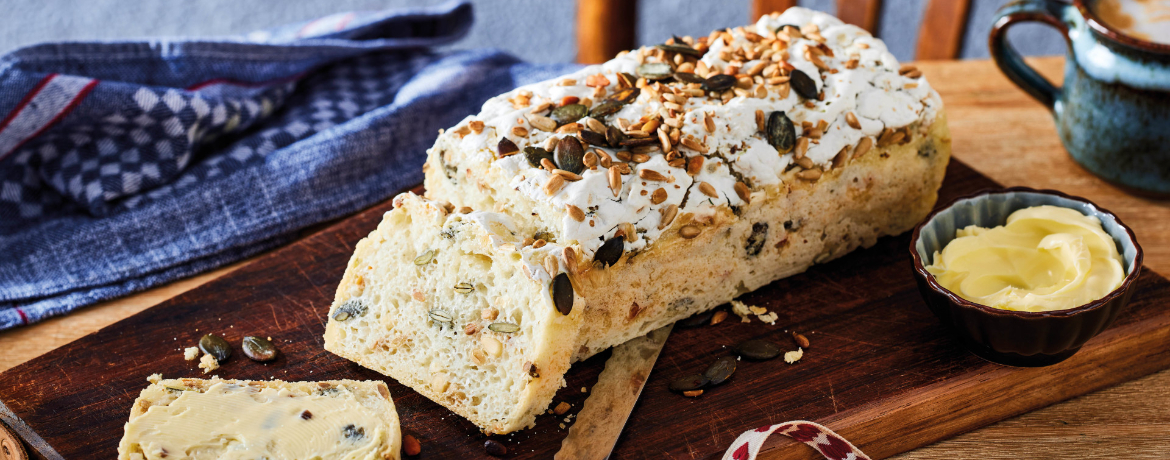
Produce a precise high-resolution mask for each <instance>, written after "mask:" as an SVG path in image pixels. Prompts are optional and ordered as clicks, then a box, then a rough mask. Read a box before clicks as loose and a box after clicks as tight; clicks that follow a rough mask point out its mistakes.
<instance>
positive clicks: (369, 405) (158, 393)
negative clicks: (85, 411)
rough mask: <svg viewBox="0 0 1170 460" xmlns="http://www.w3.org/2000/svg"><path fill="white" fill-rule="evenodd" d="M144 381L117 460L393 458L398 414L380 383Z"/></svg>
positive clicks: (398, 441)
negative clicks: (183, 459) (148, 384)
mask: <svg viewBox="0 0 1170 460" xmlns="http://www.w3.org/2000/svg"><path fill="white" fill-rule="evenodd" d="M150 381H151V385H150V386H148V387H146V388H145V389H143V390H142V393H141V394H140V395H139V396H138V399H135V400H134V405H133V407H132V408H131V410H130V421H129V422H127V423H126V428H125V434H124V435H123V437H122V441H121V442H120V443H119V444H118V458H119V459H120V460H144V459H162V458H190V459H195V460H199V459H218V458H229V457H230V458H318V459H322V460H328V459H347V460H358V459H362V460H374V459H383V460H397V459H398V458H399V449H400V445H401V431H400V429H399V425H398V413H397V412H396V411H395V409H394V402H393V401H392V400H391V399H390V391H389V390H388V389H387V388H386V384H385V383H383V382H378V381H354V380H334V381H324V382H282V381H278V380H269V381H247V380H223V379H219V378H212V379H210V380H204V379H186V378H185V379H169V380H161V379H160V378H158V377H157V375H155V376H152V378H151V379H150Z"/></svg>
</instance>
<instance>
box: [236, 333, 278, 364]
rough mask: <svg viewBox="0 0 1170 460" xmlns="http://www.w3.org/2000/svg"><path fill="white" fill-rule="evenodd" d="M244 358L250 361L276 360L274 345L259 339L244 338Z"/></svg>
mask: <svg viewBox="0 0 1170 460" xmlns="http://www.w3.org/2000/svg"><path fill="white" fill-rule="evenodd" d="M242 348H243V349H244V356H247V357H248V359H251V360H252V361H260V362H265V361H272V360H274V359H276V345H273V344H272V342H270V341H268V340H267V339H264V338H261V337H253V336H250V335H249V336H247V337H244V342H243V347H242Z"/></svg>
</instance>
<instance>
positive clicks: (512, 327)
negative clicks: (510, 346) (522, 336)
mask: <svg viewBox="0 0 1170 460" xmlns="http://www.w3.org/2000/svg"><path fill="white" fill-rule="evenodd" d="M488 329H489V330H491V331H493V332H499V333H501V334H511V333H513V332H516V331H519V330H520V325H518V324H513V323H491V324H489V325H488Z"/></svg>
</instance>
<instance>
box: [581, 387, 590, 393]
mask: <svg viewBox="0 0 1170 460" xmlns="http://www.w3.org/2000/svg"><path fill="white" fill-rule="evenodd" d="M581 392H582V393H588V392H589V389H588V388H585V387H581Z"/></svg>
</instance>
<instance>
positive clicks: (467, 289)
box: [455, 283, 475, 294]
mask: <svg viewBox="0 0 1170 460" xmlns="http://www.w3.org/2000/svg"><path fill="white" fill-rule="evenodd" d="M474 290H475V286H473V285H472V284H471V283H459V284H456V285H455V292H458V293H460V294H471V292H472V291H474Z"/></svg>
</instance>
